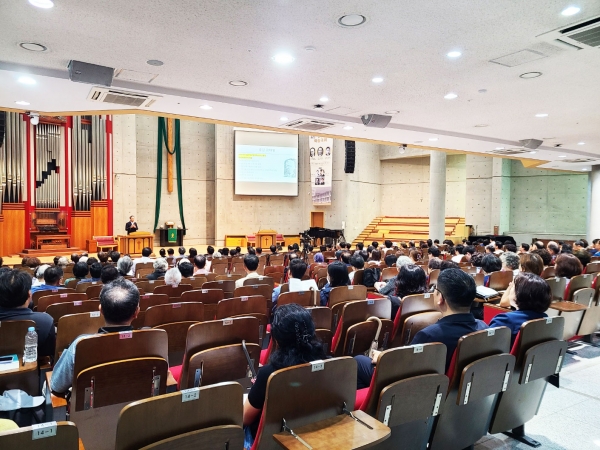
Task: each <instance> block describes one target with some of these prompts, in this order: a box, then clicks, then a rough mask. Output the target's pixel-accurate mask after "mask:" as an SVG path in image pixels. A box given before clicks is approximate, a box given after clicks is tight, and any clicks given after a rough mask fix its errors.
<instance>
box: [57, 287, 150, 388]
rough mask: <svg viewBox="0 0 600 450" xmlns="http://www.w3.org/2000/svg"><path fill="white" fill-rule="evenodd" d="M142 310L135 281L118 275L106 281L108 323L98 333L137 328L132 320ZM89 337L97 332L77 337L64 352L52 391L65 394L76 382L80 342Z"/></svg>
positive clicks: (103, 301) (103, 302) (103, 297)
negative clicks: (76, 360) (75, 370)
mask: <svg viewBox="0 0 600 450" xmlns="http://www.w3.org/2000/svg"><path fill="white" fill-rule="evenodd" d="M139 312H140V293H139V291H138V289H137V287H135V284H133V283H132V282H131V281H129V280H126V279H125V278H118V279H116V280H114V281H112V282H110V283H108V284H105V285H104V286H103V288H102V291H100V314H102V316H103V317H104V326H103V327H102V328H100V329H99V330H98V333H97V334H107V333H120V332H122V331H133V327H132V326H131V322H133V320H134V319H135V318H136V317H137V316H138V314H139ZM88 336H93V335H92V334H83V335H81V336H79V337H77V339H75V340H74V341H73V343H72V344H71V345H70V346H69V348H68V349H67V350H65V351H64V352H63V353H62V355H60V358H59V359H58V361H57V363H56V365H55V366H54V370H53V371H52V378H51V379H50V389H51V390H52V392H56V393H59V394H64V393H65V392H67V391H68V390H69V388H70V387H71V385H72V384H73V371H74V369H75V350H76V348H77V343H78V342H79V341H80V340H82V339H83V338H85V337H88Z"/></svg>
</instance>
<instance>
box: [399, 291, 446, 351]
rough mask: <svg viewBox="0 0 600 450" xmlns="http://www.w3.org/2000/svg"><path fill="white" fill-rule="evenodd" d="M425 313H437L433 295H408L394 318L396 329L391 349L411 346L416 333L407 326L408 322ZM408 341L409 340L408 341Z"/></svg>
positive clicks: (428, 293)
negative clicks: (410, 318) (409, 319)
mask: <svg viewBox="0 0 600 450" xmlns="http://www.w3.org/2000/svg"><path fill="white" fill-rule="evenodd" d="M425 312H437V308H436V307H435V304H434V302H433V294H432V293H430V292H426V293H424V294H412V295H407V296H406V297H404V298H403V299H401V300H400V308H399V309H398V311H397V312H396V317H394V329H393V331H392V345H391V347H402V346H405V345H408V344H410V340H412V338H413V337H414V335H415V333H414V332H412V328H411V327H410V326H406V325H405V322H406V320H407V319H408V318H409V317H410V316H412V315H414V314H419V313H425ZM407 339H409V340H408V341H407Z"/></svg>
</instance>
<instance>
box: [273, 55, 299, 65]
mask: <svg viewBox="0 0 600 450" xmlns="http://www.w3.org/2000/svg"><path fill="white" fill-rule="evenodd" d="M271 59H272V60H273V61H275V62H276V63H277V64H291V63H293V62H294V60H295V59H296V58H294V57H293V56H292V55H290V54H289V53H277V54H276V55H275V56H273V58H271Z"/></svg>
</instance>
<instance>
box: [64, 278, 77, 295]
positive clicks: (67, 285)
mask: <svg viewBox="0 0 600 450" xmlns="http://www.w3.org/2000/svg"><path fill="white" fill-rule="evenodd" d="M80 281H81V280H79V279H77V278H75V279H73V280H69V282H68V283H65V288H67V289H73V292H75V286H77V283H79V282H80Z"/></svg>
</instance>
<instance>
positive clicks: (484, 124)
mask: <svg viewBox="0 0 600 450" xmlns="http://www.w3.org/2000/svg"><path fill="white" fill-rule="evenodd" d="M487 126H489V125H488V124H487V123H478V124H477V125H475V128H485V127H487Z"/></svg>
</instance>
